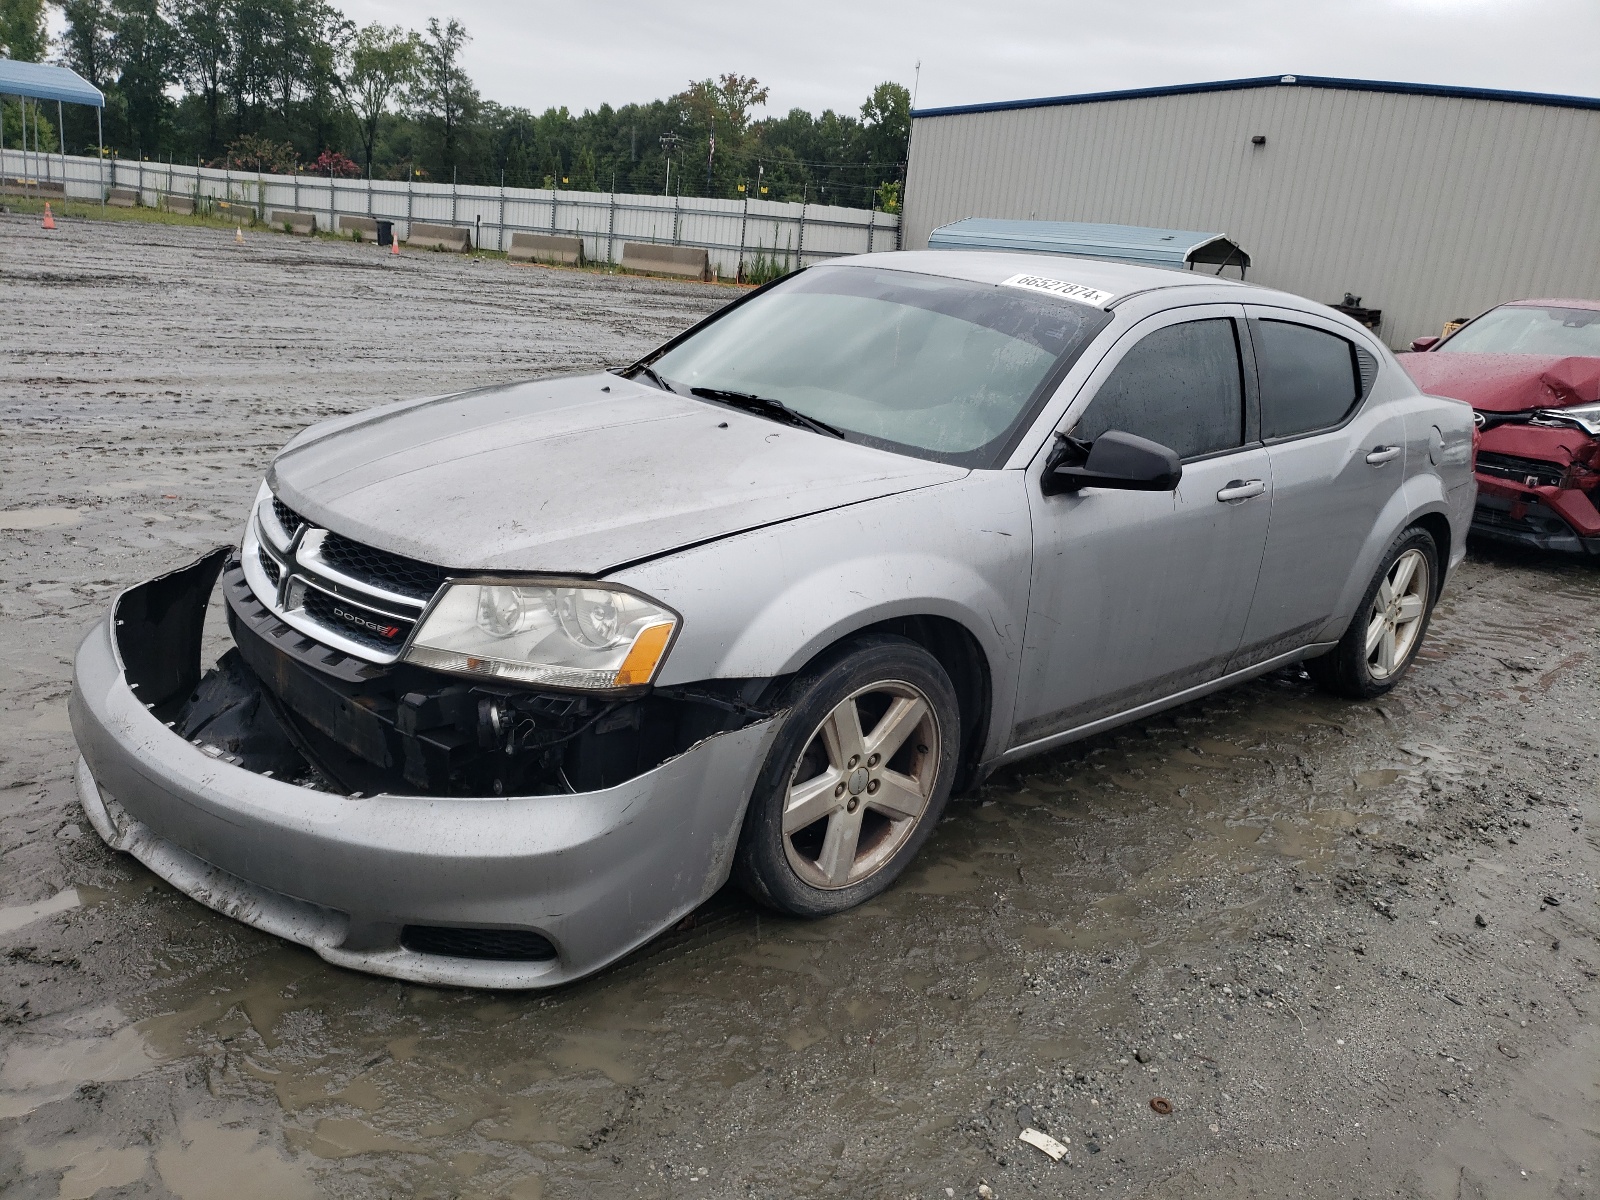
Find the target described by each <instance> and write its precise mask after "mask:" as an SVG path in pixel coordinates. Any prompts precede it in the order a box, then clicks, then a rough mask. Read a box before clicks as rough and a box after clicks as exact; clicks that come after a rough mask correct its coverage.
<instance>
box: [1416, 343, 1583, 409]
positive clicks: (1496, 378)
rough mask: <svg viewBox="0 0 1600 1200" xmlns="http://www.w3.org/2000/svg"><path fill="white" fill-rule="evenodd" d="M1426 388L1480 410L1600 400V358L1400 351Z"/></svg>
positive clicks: (1548, 406)
mask: <svg viewBox="0 0 1600 1200" xmlns="http://www.w3.org/2000/svg"><path fill="white" fill-rule="evenodd" d="M1400 363H1401V365H1402V366H1404V367H1405V369H1406V373H1407V374H1408V375H1410V376H1411V378H1412V379H1413V380H1415V381H1416V384H1417V386H1418V387H1419V388H1421V389H1422V390H1423V391H1425V392H1429V393H1431V394H1433V395H1435V396H1451V397H1453V398H1454V399H1457V400H1465V401H1466V402H1467V403H1468V404H1470V405H1472V407H1473V408H1477V409H1482V410H1483V411H1484V412H1527V411H1528V410H1530V409H1535V408H1565V407H1567V406H1568V405H1572V404H1593V403H1594V402H1595V401H1597V400H1600V358H1579V357H1568V358H1562V357H1559V356H1556V355H1545V354H1449V353H1445V354H1441V353H1439V352H1437V351H1429V352H1427V353H1422V354H1402V355H1400Z"/></svg>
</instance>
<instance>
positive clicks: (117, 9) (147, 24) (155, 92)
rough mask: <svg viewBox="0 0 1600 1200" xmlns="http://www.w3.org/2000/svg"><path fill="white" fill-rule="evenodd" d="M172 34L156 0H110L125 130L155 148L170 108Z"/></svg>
mask: <svg viewBox="0 0 1600 1200" xmlns="http://www.w3.org/2000/svg"><path fill="white" fill-rule="evenodd" d="M174 40H175V39H174V36H173V30H172V26H170V25H169V24H167V22H166V19H165V18H164V17H163V16H162V15H161V11H160V9H159V8H158V6H157V3H156V0H111V41H110V51H111V54H110V57H111V61H112V62H113V63H115V64H116V68H117V82H116V92H117V95H118V96H119V97H120V98H121V101H122V104H123V106H124V107H123V120H124V122H125V124H126V133H127V136H128V137H129V138H130V139H131V140H132V142H133V144H134V145H135V146H138V147H141V148H143V149H144V150H145V151H147V152H149V153H152V154H153V153H156V152H157V151H158V150H159V149H160V147H161V144H162V133H163V126H164V125H165V123H166V119H167V116H168V114H169V112H170V110H171V108H172V101H171V100H170V99H169V98H168V96H167V85H168V84H169V83H171V82H173V74H172V65H171V64H172V58H173V54H172V50H173V43H174Z"/></svg>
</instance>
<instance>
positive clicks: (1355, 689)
mask: <svg viewBox="0 0 1600 1200" xmlns="http://www.w3.org/2000/svg"><path fill="white" fill-rule="evenodd" d="M1402 564H1405V567H1409V568H1410V570H1409V572H1407V571H1406V570H1405V567H1403V566H1402ZM1402 576H1403V579H1402V578H1401V577H1402ZM1397 583H1398V584H1399V588H1398V591H1399V594H1398V595H1394V594H1393V593H1394V592H1395V590H1396V586H1395V585H1396V584H1397ZM1386 589H1387V593H1388V594H1386ZM1438 597H1439V548H1438V546H1437V544H1435V542H1434V540H1433V535H1432V534H1430V533H1429V532H1428V531H1427V530H1426V529H1423V528H1422V527H1421V526H1420V525H1413V526H1411V527H1410V528H1409V529H1407V530H1405V531H1404V532H1403V533H1401V534H1400V536H1399V537H1397V538H1396V539H1395V540H1394V543H1393V544H1392V545H1391V546H1390V547H1389V551H1388V553H1387V554H1385V555H1384V556H1383V565H1382V566H1381V567H1380V568H1379V569H1378V572H1377V574H1376V575H1375V576H1374V577H1373V580H1372V583H1371V584H1370V585H1369V586H1368V587H1367V590H1366V591H1365V592H1364V593H1362V596H1361V603H1360V604H1359V605H1358V606H1357V607H1356V615H1355V617H1354V618H1353V619H1352V620H1351V622H1350V628H1348V629H1346V630H1345V631H1344V636H1343V637H1342V638H1340V639H1339V644H1338V646H1336V647H1335V648H1334V649H1332V650H1330V651H1328V653H1327V654H1324V655H1322V656H1321V657H1320V658H1313V659H1311V660H1310V661H1309V662H1307V663H1306V672H1307V674H1309V675H1310V676H1311V681H1312V682H1313V683H1314V684H1316V685H1317V687H1319V688H1320V689H1322V690H1323V691H1325V692H1331V693H1333V694H1334V695H1336V696H1345V697H1347V698H1349V699H1351V700H1370V699H1372V698H1373V697H1374V696H1381V695H1383V694H1384V693H1385V692H1388V691H1390V690H1392V689H1393V688H1394V686H1395V685H1396V684H1397V683H1399V682H1400V680H1401V679H1402V678H1404V676H1405V673H1406V671H1407V670H1409V669H1410V667H1411V663H1412V662H1413V661H1414V660H1415V659H1416V657H1417V651H1418V650H1419V649H1421V647H1422V641H1423V638H1424V637H1426V636H1427V632H1428V622H1429V620H1431V619H1432V617H1433V605H1434V601H1435V600H1437V599H1438ZM1373 639H1376V640H1375V641H1374V640H1373Z"/></svg>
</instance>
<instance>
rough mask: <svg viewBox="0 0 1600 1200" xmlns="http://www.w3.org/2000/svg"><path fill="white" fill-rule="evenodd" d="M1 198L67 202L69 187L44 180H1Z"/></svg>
mask: <svg viewBox="0 0 1600 1200" xmlns="http://www.w3.org/2000/svg"><path fill="white" fill-rule="evenodd" d="M0 196H38V197H40V198H42V199H45V200H65V199H66V198H67V185H66V184H64V183H53V182H47V181H46V180H43V179H17V178H15V177H13V178H11V179H0Z"/></svg>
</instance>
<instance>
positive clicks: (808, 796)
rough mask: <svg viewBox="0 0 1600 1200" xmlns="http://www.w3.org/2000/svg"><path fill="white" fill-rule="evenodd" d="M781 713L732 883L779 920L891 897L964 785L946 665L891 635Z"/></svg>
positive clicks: (800, 688) (857, 645)
mask: <svg viewBox="0 0 1600 1200" xmlns="http://www.w3.org/2000/svg"><path fill="white" fill-rule="evenodd" d="M781 706H782V707H784V708H787V709H788V712H787V713H786V715H785V716H784V718H783V726H782V728H781V729H780V730H779V731H778V736H777V739H776V740H775V741H774V742H773V745H772V749H771V750H770V751H769V752H768V755H767V761H766V763H765V764H764V765H763V767H762V769H761V774H760V775H759V776H758V777H757V780H756V786H755V791H754V792H753V793H752V795H751V797H750V807H749V810H748V811H747V812H746V814H745V820H744V826H743V828H742V829H741V830H740V834H739V849H738V854H737V857H736V860H735V864H734V879H735V880H736V882H737V883H738V884H739V886H740V887H741V888H743V889H744V891H745V892H747V893H748V894H749V895H750V896H751V898H753V899H754V900H756V901H758V902H759V903H761V904H765V905H767V906H768V907H770V908H774V909H777V910H778V911H779V912H783V913H788V914H790V915H792V916H799V917H825V916H829V915H831V914H833V913H838V912H843V911H844V910H845V909H848V908H853V907H855V906H856V905H858V904H860V903H862V902H863V901H865V900H868V899H870V898H871V897H873V896H876V895H877V894H878V893H879V892H882V891H883V890H884V889H885V888H887V887H888V886H889V885H890V884H891V883H893V882H894V881H895V879H896V878H897V877H898V876H899V875H900V873H901V872H902V871H903V870H905V867H906V864H907V863H909V862H910V861H911V860H912V859H913V858H914V857H916V854H917V851H918V850H919V849H921V847H922V843H923V842H925V841H926V840H927V839H928V835H929V833H931V832H932V830H933V827H934V826H935V825H936V824H937V823H938V821H939V815H940V813H942V812H943V811H944V806H945V801H946V800H948V799H949V796H950V787H951V784H952V783H953V782H954V780H955V775H956V765H957V763H956V760H957V758H958V757H959V754H960V747H961V710H960V707H959V705H958V703H957V701H956V693H955V688H954V687H953V686H952V685H951V683H950V677H949V676H948V675H946V674H945V671H944V668H943V667H941V666H940V665H939V662H938V660H937V659H935V658H934V657H933V655H931V654H929V653H928V652H927V651H926V650H924V649H923V648H922V647H921V646H919V645H917V643H915V642H913V641H910V640H909V639H907V638H902V637H895V636H891V635H888V634H871V635H866V636H863V637H860V638H856V639H854V640H852V641H850V642H848V643H846V644H845V645H844V646H841V647H840V648H839V649H838V650H836V651H834V652H832V653H830V654H828V655H827V656H825V657H824V658H823V659H821V660H819V661H818V662H817V663H815V664H813V665H812V666H809V667H807V668H806V669H805V670H804V671H802V672H801V673H800V674H799V675H797V676H796V677H795V678H794V680H792V681H791V682H790V684H789V686H788V687H787V688H786V689H785V691H784V694H783V697H782V700H781ZM851 714H854V717H855V727H854V728H852V727H851V722H850V717H851ZM786 814H787V822H786ZM808 817H809V818H811V819H810V820H807V818H808Z"/></svg>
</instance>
